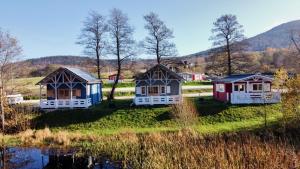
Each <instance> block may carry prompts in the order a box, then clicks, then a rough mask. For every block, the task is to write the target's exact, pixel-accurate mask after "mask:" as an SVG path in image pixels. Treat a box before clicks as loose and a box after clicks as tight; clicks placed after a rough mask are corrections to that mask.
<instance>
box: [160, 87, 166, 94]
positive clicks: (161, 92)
mask: <svg viewBox="0 0 300 169" xmlns="http://www.w3.org/2000/svg"><path fill="white" fill-rule="evenodd" d="M162 88H164V90H162ZM166 93H167V92H166V86H160V94H166Z"/></svg>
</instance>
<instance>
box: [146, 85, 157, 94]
mask: <svg viewBox="0 0 300 169" xmlns="http://www.w3.org/2000/svg"><path fill="white" fill-rule="evenodd" d="M148 93H149V94H150V95H151V94H158V86H149V87H148Z"/></svg>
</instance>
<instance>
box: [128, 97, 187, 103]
mask: <svg viewBox="0 0 300 169" xmlns="http://www.w3.org/2000/svg"><path fill="white" fill-rule="evenodd" d="M181 101H182V97H181V96H179V95H173V96H141V97H135V98H134V103H135V104H136V105H156V104H177V103H180V102H181Z"/></svg>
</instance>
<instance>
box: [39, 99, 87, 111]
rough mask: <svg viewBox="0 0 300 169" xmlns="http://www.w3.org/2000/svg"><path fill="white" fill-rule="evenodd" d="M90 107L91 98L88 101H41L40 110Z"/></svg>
mask: <svg viewBox="0 0 300 169" xmlns="http://www.w3.org/2000/svg"><path fill="white" fill-rule="evenodd" d="M91 105H92V102H91V98H88V99H72V100H71V99H58V100H41V101H40V108H42V109H56V108H88V107H89V106H91Z"/></svg>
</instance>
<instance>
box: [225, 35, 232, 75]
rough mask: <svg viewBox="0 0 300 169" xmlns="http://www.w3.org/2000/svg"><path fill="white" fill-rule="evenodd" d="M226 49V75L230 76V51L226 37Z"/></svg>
mask: <svg viewBox="0 0 300 169" xmlns="http://www.w3.org/2000/svg"><path fill="white" fill-rule="evenodd" d="M226 51H227V56H228V72H227V75H228V76H230V75H231V73H232V71H231V51H230V45H229V39H228V38H226Z"/></svg>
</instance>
